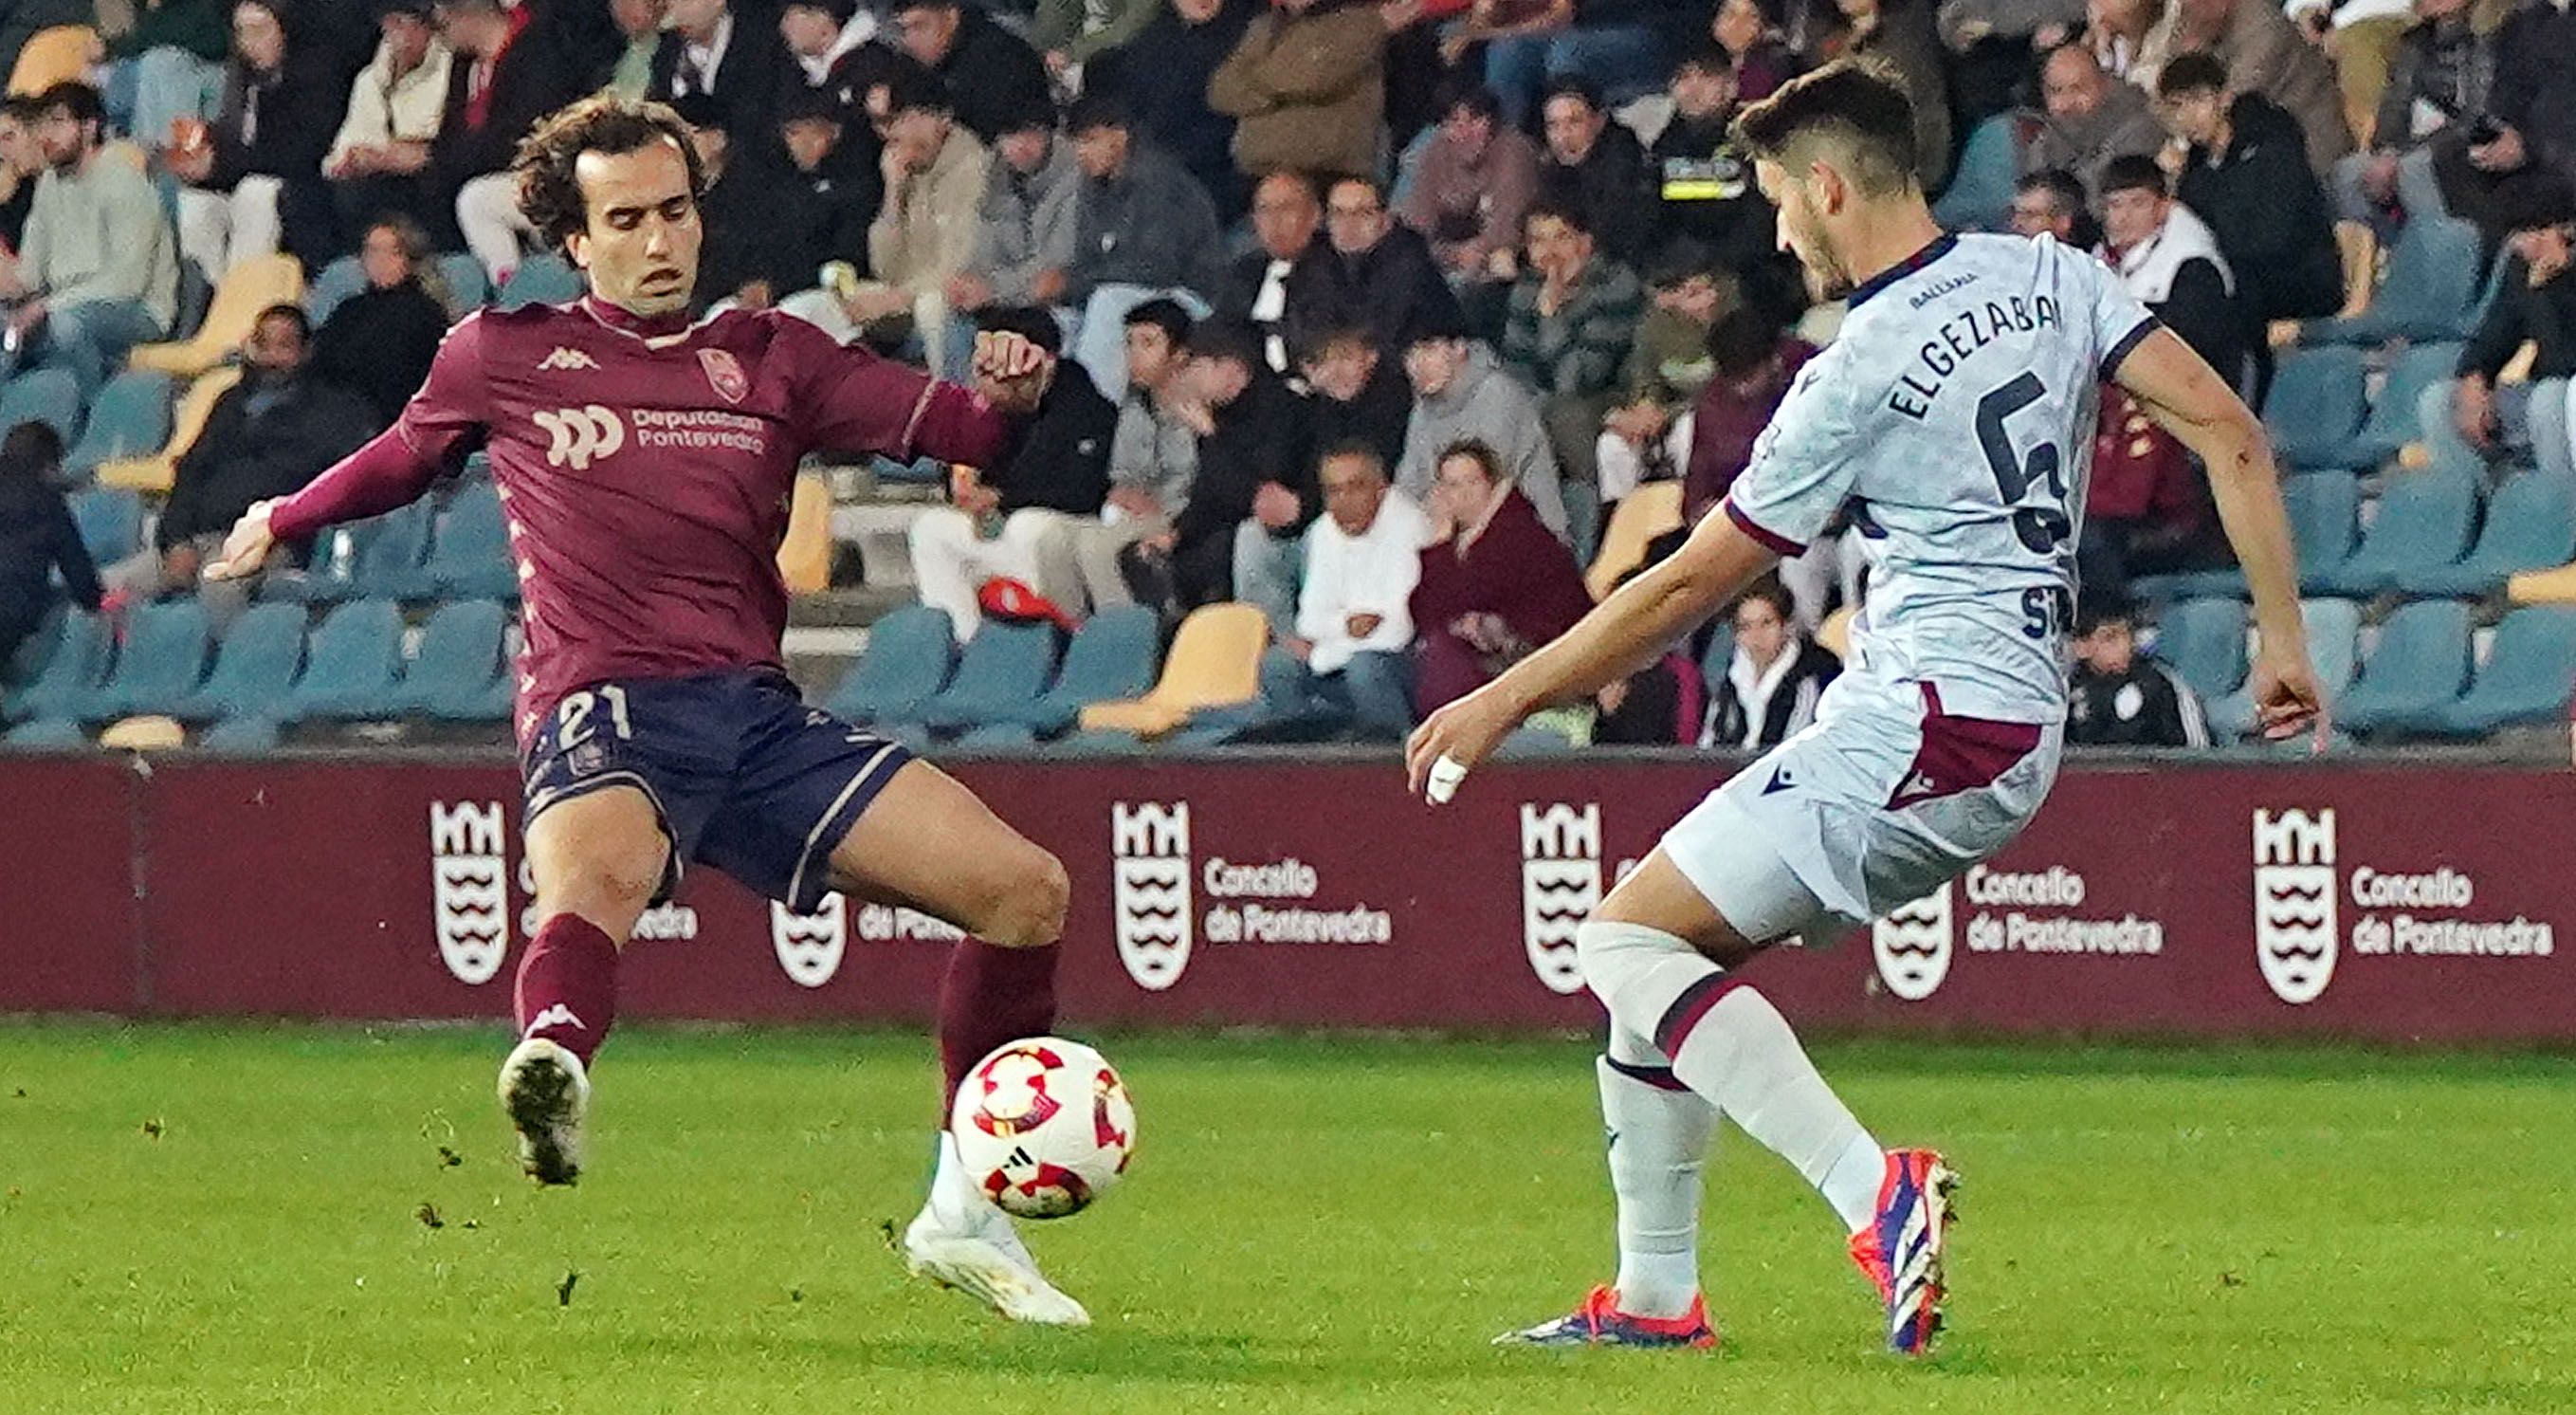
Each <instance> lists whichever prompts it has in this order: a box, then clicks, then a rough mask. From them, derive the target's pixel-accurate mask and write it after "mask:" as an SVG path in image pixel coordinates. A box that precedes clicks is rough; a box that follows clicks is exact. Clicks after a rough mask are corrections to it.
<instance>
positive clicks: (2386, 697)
mask: <svg viewBox="0 0 2576 1415" xmlns="http://www.w3.org/2000/svg"><path fill="white" fill-rule="evenodd" d="M2468 677H2469V607H2468V606H2467V605H2465V604H2463V603H2461V602H2460V601H2458V600H2451V599H2426V600H2417V601H2415V602H2414V603H2412V604H2408V605H2405V606H2402V607H2401V608H2399V609H2398V611H2397V612H2396V613H2394V614H2392V615H2390V616H2388V622H2387V623H2385V624H2383V625H2381V626H2380V629H2379V643H2378V645H2377V646H2376V647H2374V648H2372V649H2371V651H2370V654H2369V656H2368V657H2367V658H2365V659H2363V660H2362V666H2361V681H2360V682H2359V683H2356V684H2354V685H2353V689H2352V691H2351V692H2349V693H2346V694H2345V695H2344V699H2343V702H2342V704H2341V706H2340V708H2339V710H2338V712H2337V720H2338V722H2339V723H2340V724H2341V725H2342V726H2343V727H2345V728H2347V729H2349V730H2351V731H2353V732H2359V733H2367V732H2372V731H2376V730H2380V729H2388V730H2403V729H2404V728H2405V727H2406V726H2407V724H2409V723H2410V722H2413V721H2418V720H2422V719H2425V718H2429V717H2430V716H2431V715H2432V714H2433V712H2434V711H2435V710H2436V709H2439V708H2441V707H2442V706H2444V705H2445V704H2448V703H2449V702H2451V701H2452V700H2453V699H2455V698H2457V697H2458V696H2459V695H2460V685H2461V684H2463V683H2465V682H2467V681H2468Z"/></svg>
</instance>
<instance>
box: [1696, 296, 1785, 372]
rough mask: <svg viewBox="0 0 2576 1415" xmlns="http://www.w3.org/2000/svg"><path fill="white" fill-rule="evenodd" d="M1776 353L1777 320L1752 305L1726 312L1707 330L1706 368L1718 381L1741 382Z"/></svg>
mask: <svg viewBox="0 0 2576 1415" xmlns="http://www.w3.org/2000/svg"><path fill="white" fill-rule="evenodd" d="M1779 349H1780V320H1779V317H1778V316H1776V315H1773V314H1771V313H1768V312H1767V311H1764V310H1762V309H1759V308H1757V307H1756V306H1754V305H1744V306H1740V307H1738V308H1736V309H1731V310H1728V311H1727V312H1726V313H1724V314H1722V315H1719V316H1718V317H1717V323H1715V324H1713V325H1710V326H1709V329H1708V359H1709V364H1710V366H1711V367H1712V368H1714V369H1715V370H1716V373H1717V376H1718V377H1719V378H1724V379H1738V378H1742V377H1744V376H1745V375H1747V374H1750V373H1751V372H1753V371H1754V370H1755V369H1758V368H1760V367H1762V362H1763V360H1765V359H1768V358H1770V357H1771V356H1772V355H1773V354H1775V353H1777V352H1779Z"/></svg>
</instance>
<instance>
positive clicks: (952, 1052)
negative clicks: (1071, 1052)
mask: <svg viewBox="0 0 2576 1415" xmlns="http://www.w3.org/2000/svg"><path fill="white" fill-rule="evenodd" d="M1055 958H1056V946H1055V945H1054V944H1048V945H1046V946H1045V947H1043V948H1000V947H996V946H995V945H993V944H989V943H986V942H984V941H983V940H982V939H980V938H964V939H959V940H958V941H957V947H956V949H955V950H954V951H952V952H951V953H950V954H949V955H948V976H947V977H946V978H945V979H943V980H942V981H941V983H940V985H939V1063H940V1065H941V1067H943V1068H944V1069H945V1070H946V1071H947V1073H948V1085H947V1088H946V1089H945V1090H943V1091H942V1092H941V1093H940V1095H941V1104H942V1107H943V1108H942V1110H941V1112H940V1114H942V1115H943V1116H944V1115H946V1114H947V1111H946V1109H945V1106H946V1105H947V1104H949V1103H951V1102H954V1101H955V1100H956V1099H957V1083H958V1082H960V1081H963V1080H965V1079H966V1073H967V1072H968V1071H971V1070H973V1069H974V1066H975V1063H976V1062H979V1061H982V1060H983V1059H984V1058H985V1056H986V1055H987V1054H989V1053H990V1052H991V1051H992V1050H993V1049H994V1048H996V1047H998V1046H1000V1045H1002V1044H1003V1043H1004V1042H1015V1041H1018V1040H1019V1039H1020V1038H1022V1037H1042V1036H1045V1035H1046V1034H1047V1033H1049V1032H1052V1031H1054V1030H1055Z"/></svg>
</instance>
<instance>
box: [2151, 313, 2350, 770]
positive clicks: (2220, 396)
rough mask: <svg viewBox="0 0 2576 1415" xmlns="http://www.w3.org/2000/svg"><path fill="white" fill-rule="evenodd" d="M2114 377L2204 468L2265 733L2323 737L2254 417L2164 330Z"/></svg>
mask: <svg viewBox="0 0 2576 1415" xmlns="http://www.w3.org/2000/svg"><path fill="white" fill-rule="evenodd" d="M2112 377H2113V380H2114V381H2115V382H2117V383H2118V384H2119V385H2120V386H2121V387H2122V388H2125V389H2127V390H2128V391H2129V393H2130V394H2131V395H2133V396H2134V397H2136V398H2137V399H2138V401H2139V402H2140V403H2142V404H2144V405H2145V406H2146V409H2147V414H2148V416H2150V417H2152V418H2154V419H2155V420H2156V422H2157V423H2159V424H2160V425H2162V426H2163V427H2164V429H2165V430H2166V431H2168V432H2170V433H2172V434H2173V435H2174V437H2175V438H2176V439H2177V440H2178V441H2180V442H2181V443H2182V445H2183V446H2185V447H2188V448H2190V449H2191V451H2192V454H2193V455H2194V456H2196V457H2198V458H2200V461H2201V465H2202V466H2204V467H2207V468H2208V469H2209V487H2210V491H2211V493H2212V495H2213V496H2214V497H2215V498H2216V499H2217V502H2218V519H2219V523H2220V524H2221V525H2222V526H2224V527H2225V528H2226V531H2227V540H2228V543H2229V544H2230V545H2233V546H2234V547H2235V548H2236V559H2237V562H2238V563H2239V564H2241V565H2243V566H2244V567H2245V585H2246V588H2247V589H2248V590H2249V591H2251V592H2252V594H2253V597H2254V623H2255V626H2256V627H2257V628H2258V629H2260V630H2261V631H2262V637H2263V652H2262V657H2261V659H2260V660H2259V661H2258V662H2257V663H2256V664H2255V667H2254V678H2253V682H2252V684H2251V687H2252V689H2253V694H2254V700H2255V703H2256V705H2257V707H2258V708H2259V709H2260V711H2261V713H2262V720H2263V735H2265V736H2266V737H2270V738H2273V739H2275V740H2278V739H2281V738H2286V737H2292V736H2296V735H2297V734H2299V733H2300V732H2303V731H2306V730H2308V729H2309V728H2310V727H2314V728H2315V729H2316V730H2317V732H2318V734H2319V738H2320V740H2321V741H2322V738H2323V734H2324V731H2325V703H2324V700H2323V695H2322V690H2320V689H2319V687H2318V686H2317V681H2316V674H2315V671H2314V670H2313V669H2312V668H2310V666H2309V663H2308V635H2307V627H2306V625H2305V624H2304V623H2303V622H2302V621H2301V619H2300V617H2299V566H2298V556H2297V553H2296V552H2295V551H2293V550H2292V549H2291V546H2290V518H2289V513H2288V512H2287V511H2285V510H2283V509H2282V506H2281V478H2280V472H2279V469H2278V468H2277V467H2276V466H2275V465H2274V463H2273V460H2272V442H2271V439H2270V438H2269V437H2267V436H2265V435H2264V432H2263V423H2262V420H2261V419H2259V418H2257V417H2255V416H2254V410H2253V409H2251V408H2248V407H2246V406H2245V400H2243V399H2241V398H2239V397H2237V396H2236V391H2235V390H2234V389H2232V388H2229V387H2228V386H2227V384H2226V382H2225V381H2224V380H2222V379H2221V378H2219V376H2218V373H2217V371H2216V370H2214V369H2212V368H2210V366H2209V365H2208V363H2207V362H2205V361H2204V360H2203V359H2202V358H2201V357H2200V355H2198V354H2196V353H2194V352H2192V349H2191V346H2190V345H2188V344H2185V343H2183V342H2182V340H2181V339H2179V338H2176V337H2175V336H2174V333H2173V331H2171V330H2167V329H2159V330H2156V331H2155V332H2154V333H2152V334H2150V335H2148V336H2147V337H2146V338H2145V339H2143V340H2141V341H2139V344H2138V346H2137V347H2136V348H2135V349H2132V350H2130V351H2129V356H2128V357H2127V358H2125V359H2123V360H2121V362H2120V366H2119V367H2118V368H2117V369H2115V370H2113V371H2112Z"/></svg>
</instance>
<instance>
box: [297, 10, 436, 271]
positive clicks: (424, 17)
mask: <svg viewBox="0 0 2576 1415" xmlns="http://www.w3.org/2000/svg"><path fill="white" fill-rule="evenodd" d="M376 25H377V28H378V29H379V30H380V31H381V32H382V33H383V35H384V38H383V40H382V41H381V42H379V43H378V44H377V45H376V56H375V58H374V59H372V60H370V61H369V62H368V64H367V67H366V68H365V69H363V70H360V71H359V74H358V78H357V81H356V82H355V83H352V84H351V85H350V86H349V111H348V114H347V116H345V117H343V118H342V119H341V120H340V131H339V134H338V136H336V137H334V138H332V140H331V150H330V152H329V153H328V154H326V155H325V156H324V157H323V159H322V175H323V176H324V177H327V178H329V179H330V182H331V200H332V204H333V205H334V206H335V207H336V208H337V209H338V212H339V216H340V225H341V229H342V230H345V231H363V230H365V229H366V228H367V227H369V226H371V225H373V224H374V223H375V222H377V221H378V220H381V219H382V218H384V217H385V216H387V215H400V216H408V217H410V218H411V219H412V222H413V224H415V225H417V226H419V227H420V228H421V229H422V230H424V231H428V232H431V233H432V234H433V236H439V235H440V234H441V233H444V234H443V238H442V239H441V240H440V247H441V249H449V248H453V247H454V246H455V245H457V244H458V243H460V242H461V241H462V240H463V239H464V238H463V237H462V236H460V235H458V234H457V233H456V231H455V225H456V213H455V210H454V203H453V201H452V200H450V199H448V198H446V197H443V196H442V195H440V194H439V193H438V192H437V191H435V190H433V188H432V187H431V184H430V182H429V179H428V177H427V176H426V175H424V174H426V173H427V171H428V170H429V145H430V144H431V143H433V142H435V141H437V140H438V128H439V124H440V122H441V121H442V120H444V119H445V118H446V116H447V81H448V70H449V67H450V65H451V64H452V63H453V62H454V60H455V52H454V51H453V50H450V49H449V48H448V47H447V44H446V41H444V40H442V39H440V38H439V37H438V26H437V25H436V23H435V22H434V21H433V18H432V15H431V8H430V5H429V4H428V0H394V3H391V4H388V5H386V6H385V9H384V12H383V14H381V15H380V16H378V17H377V20H376Z"/></svg>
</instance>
